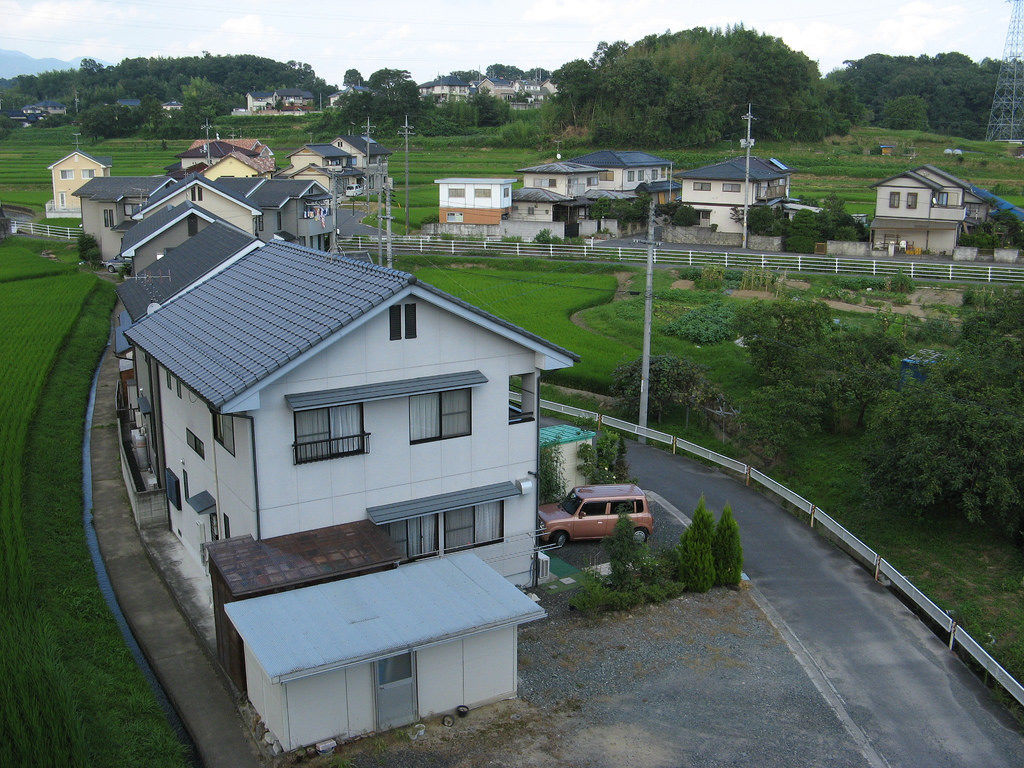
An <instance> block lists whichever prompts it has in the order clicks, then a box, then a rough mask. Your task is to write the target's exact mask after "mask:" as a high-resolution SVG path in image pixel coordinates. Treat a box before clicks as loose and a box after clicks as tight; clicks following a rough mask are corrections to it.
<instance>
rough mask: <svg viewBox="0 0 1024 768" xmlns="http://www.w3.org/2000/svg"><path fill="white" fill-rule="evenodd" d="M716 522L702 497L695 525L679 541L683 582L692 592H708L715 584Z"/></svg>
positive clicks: (694, 519) (692, 524) (693, 523)
mask: <svg viewBox="0 0 1024 768" xmlns="http://www.w3.org/2000/svg"><path fill="white" fill-rule="evenodd" d="M714 533H715V518H714V517H712V515H711V513H710V512H709V511H708V508H707V505H706V504H705V502H704V497H703V496H701V497H700V501H699V502H698V503H697V508H696V509H695V510H694V512H693V522H692V523H690V527H689V528H687V529H686V532H685V533H684V534H683V535H682V536H680V537H679V581H681V582H683V583H684V584H686V588H687V589H688V590H690V591H691V592H707V591H708V590H709V589H711V587H713V586H714V584H715V559H714V556H713V555H712V553H711V543H712V539H713V538H714Z"/></svg>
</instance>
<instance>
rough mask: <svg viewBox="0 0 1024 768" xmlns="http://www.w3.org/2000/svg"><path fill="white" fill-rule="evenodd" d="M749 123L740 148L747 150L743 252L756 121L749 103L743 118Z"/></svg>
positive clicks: (744, 172)
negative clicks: (751, 149)
mask: <svg viewBox="0 0 1024 768" xmlns="http://www.w3.org/2000/svg"><path fill="white" fill-rule="evenodd" d="M743 119H744V120H746V121H747V138H746V139H742V140H741V141H740V146H742V147H743V148H744V149H746V150H747V161H746V166H745V169H744V171H743V250H746V249H747V209H748V208H749V207H750V148H751V147H752V146H754V140H753V139H752V138H750V123H751V122H752V121H753V120H754V113H753V110H751V108H750V103H749V102H748V103H747V114H745V115H744V116H743Z"/></svg>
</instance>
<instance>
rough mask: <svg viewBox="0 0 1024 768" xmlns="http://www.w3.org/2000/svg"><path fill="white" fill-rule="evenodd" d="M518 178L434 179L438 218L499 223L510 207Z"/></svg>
mask: <svg viewBox="0 0 1024 768" xmlns="http://www.w3.org/2000/svg"><path fill="white" fill-rule="evenodd" d="M516 181H518V180H517V179H497V178H482V179H474V178H448V179H434V183H435V184H437V188H438V221H440V222H441V223H442V224H445V223H449V224H451V223H455V224H500V223H501V220H502V219H503V218H507V217H508V213H509V211H510V210H511V208H512V185H513V184H515V183H516Z"/></svg>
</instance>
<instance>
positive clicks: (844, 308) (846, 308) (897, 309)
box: [823, 299, 930, 318]
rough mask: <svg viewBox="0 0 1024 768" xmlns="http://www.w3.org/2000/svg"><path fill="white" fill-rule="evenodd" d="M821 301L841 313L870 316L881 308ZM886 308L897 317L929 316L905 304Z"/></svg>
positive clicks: (915, 306) (915, 307)
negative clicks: (866, 314) (857, 313)
mask: <svg viewBox="0 0 1024 768" xmlns="http://www.w3.org/2000/svg"><path fill="white" fill-rule="evenodd" d="M823 301H824V302H825V303H826V304H828V305H829V306H830V307H832V309H838V310H840V311H841V312H865V313H868V314H871V313H877V312H880V311H881V310H882V307H869V306H867V305H865V304H850V303H848V302H845V301H836V300H835V299H823ZM887 306H888V308H889V309H891V310H892V311H893V312H894V313H895V314H897V315H912V316H913V317H920V318H926V317H929V316H930V315H929V314H928V313H927V312H925V310H924V309H923V308H922V307H919V306H917V305H915V304H905V305H903V306H900V305H897V304H891V305H887Z"/></svg>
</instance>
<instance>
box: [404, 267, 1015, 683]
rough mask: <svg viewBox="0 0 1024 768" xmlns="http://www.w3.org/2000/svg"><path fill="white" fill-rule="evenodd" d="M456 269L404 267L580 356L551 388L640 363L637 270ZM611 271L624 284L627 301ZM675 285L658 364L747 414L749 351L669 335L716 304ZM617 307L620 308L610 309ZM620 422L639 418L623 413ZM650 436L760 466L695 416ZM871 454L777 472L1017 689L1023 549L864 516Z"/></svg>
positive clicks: (824, 441) (925, 329) (908, 520)
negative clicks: (892, 569) (665, 435)
mask: <svg viewBox="0 0 1024 768" xmlns="http://www.w3.org/2000/svg"><path fill="white" fill-rule="evenodd" d="M458 261H459V260H452V259H447V258H443V257H439V258H435V259H433V260H432V261H430V262H428V261H427V260H425V259H420V260H417V261H407V262H405V263H404V264H403V266H404V267H405V268H412V269H414V270H415V271H416V274H417V275H418V276H420V277H421V278H422V279H424V280H426V281H427V282H430V283H432V284H434V285H437V286H438V287H440V288H442V289H444V290H447V291H449V292H451V293H454V294H456V295H458V296H460V297H462V298H464V299H466V300H467V301H470V302H473V303H475V304H477V305H478V306H481V307H483V308H485V309H487V310H488V311H490V312H493V313H494V314H496V315H498V316H500V317H504V318H506V319H508V320H510V321H511V322H514V323H517V324H519V325H522V326H523V327H525V328H527V329H528V330H531V331H533V332H535V333H537V334H539V335H541V336H543V337H545V338H547V339H550V340H551V341H553V342H555V343H557V344H560V345H562V346H565V347H567V348H568V349H571V350H572V351H574V352H576V353H577V354H579V355H580V356H581V358H582V359H581V361H580V362H579V363H577V364H576V365H575V366H574V367H573V368H571V369H569V370H567V371H555V372H552V373H550V374H547V375H546V376H545V381H546V382H548V384H549V385H551V384H558V385H566V386H570V387H578V388H580V389H584V390H588V391H591V392H595V393H598V394H606V393H607V392H608V390H609V387H610V385H611V372H612V370H614V368H615V366H616V365H617V364H618V363H620V362H625V361H628V360H632V359H635V358H636V357H638V356H639V354H640V346H641V327H642V321H643V313H642V312H643V309H642V307H643V302H642V299H641V298H640V297H638V296H633V295H631V294H630V291H631V290H632V291H637V290H640V289H642V286H643V276H642V273H641V272H640V270H639V269H638V268H636V267H626V266H622V267H620V266H617V265H611V266H608V265H601V267H600V268H597V267H596V266H595V265H581V264H562V263H547V264H544V265H543V267H539V266H537V263H536V262H533V263H531V262H529V261H526V260H522V261H512V262H510V263H507V264H506V263H505V261H504V260H493V261H492V260H488V261H487V262H486V264H478V265H476V266H472V263H471V260H469V259H464V260H462V268H459V269H453V268H451V265H452V264H455V263H458ZM419 265H425V266H419ZM506 270H507V271H506ZM581 270H586V271H585V272H581ZM612 271H615V272H618V273H619V274H620V277H622V279H621V281H620V282H619V285H620V286H621V288H620V289H618V290H617V289H616V284H615V282H614V281H613V280H612V277H613V275H612V274H610V273H611V272H612ZM804 279H806V280H807V281H808V282H809V284H810V288H808V289H801V290H800V293H801V294H802V296H803V297H804V298H811V297H815V296H826V297H834V296H835V295H837V292H839V291H846V293H847V298H851V299H852V298H854V296H853V295H852V294H851V292H850V291H849V289H848V287H844V286H848V283H846V282H844V281H843V279H842V278H833V277H821V276H812V277H806V276H804ZM630 281H631V282H630ZM673 281H674V276H673V275H672V274H671V272H670V271H665V270H660V271H658V272H656V273H655V293H656V296H657V298H656V301H655V308H654V323H653V328H654V334H653V338H652V350H651V351H652V354H655V355H657V354H666V353H671V354H678V355H683V356H686V357H689V358H691V359H693V360H695V361H697V362H700V363H703V364H705V365H707V366H708V367H709V376H710V377H711V378H712V379H713V380H714V381H715V382H716V383H717V384H718V385H719V386H720V387H721V388H722V389H723V391H724V392H725V394H726V395H727V397H728V398H729V399H730V401H731V402H733V403H735V404H736V405H738V406H739V407H740V408H741V409H742V407H743V404H744V402H745V401H746V399H747V398H748V397H749V396H750V394H751V393H752V392H753V391H754V390H755V389H756V388H757V386H758V378H757V376H756V374H755V373H754V371H753V370H752V369H751V367H750V364H749V362H748V359H747V356H746V353H745V352H744V351H743V349H742V348H740V347H738V346H737V345H735V344H734V343H732V342H731V341H727V342H723V343H719V344H710V345H700V346H699V345H695V344H691V343H689V342H686V341H683V340H682V339H678V338H675V337H672V336H670V335H668V334H666V333H665V332H664V329H665V326H667V325H668V324H669V323H671V322H672V321H673V320H674V319H675V318H677V317H678V316H679V315H680V314H682V313H683V312H685V311H687V309H688V308H690V307H693V306H695V305H697V304H700V303H703V302H705V301H707V300H708V298H709V297H708V296H707V295H706V294H707V292H701V291H694V290H681V289H674V288H672V287H671V286H672V282H673ZM946 287H948V286H946ZM878 295H879V294H878V293H877V291H876V292H872V293H862V294H861V297H862V298H865V299H866V298H867V297H869V296H870V297H877V296H878ZM616 296H618V297H619V298H620V299H621V300H619V301H613V300H612V299H613V298H615V297H616ZM715 299H716V300H721V301H723V302H725V303H731V304H741V303H744V302H746V301H750V299H741V298H735V297H731V296H725V295H718V296H716V297H715ZM943 309H945V311H946V312H947V313H948V314H949V315H951V316H952V315H955V314H956V312H957V311H958V310H957V309H956V308H951V307H944V308H943ZM574 315H575V318H576V320H577V323H582V324H584V325H585V326H586V327H581V326H580V325H579V324H577V323H573V321H572V319H571V318H572V317H573V316H574ZM835 316H836V317H837V318H838V319H839V320H840V322H842V323H845V324H849V325H860V324H864V323H868V322H871V319H870V318H871V316H870V315H866V314H856V313H852V312H836V313H835ZM889 332H890V333H894V334H906V335H907V338H908V339H910V340H911V341H912V342H913V340H914V339H919V341H917V342H913V343H917V344H919V345H921V346H934V345H935V343H934V341H933V340H931V339H930V338H929V336H928V333H929V326H928V323H927V322H926V321H922V320H920V319H918V318H914V317H904V316H898V317H894V318H892V325H891V327H890V330H889ZM544 396H545V397H550V398H551V399H555V400H559V401H562V402H568V403H570V404H574V405H579V406H581V407H585V408H595V409H597V410H603V411H605V412H609V410H613V411H614V409H609V408H608V407H601V406H600V405H599V404H598V403H596V402H595V401H592V400H589V399H587V398H586V397H585V396H582V395H570V396H568V397H567V396H566V394H565V393H564V392H559V391H556V390H555V389H554V388H553V387H551V386H546V387H545V389H544ZM615 415H621V416H623V417H625V418H629V419H631V420H632V419H633V418H634V417H633V415H632V414H628V413H622V412H616V413H615ZM652 426H655V427H656V428H659V429H663V430H665V431H668V432H670V433H673V434H676V435H679V436H680V437H685V438H687V439H689V440H692V441H694V442H697V443H700V444H702V445H706V446H707V447H709V448H712V449H714V450H717V451H720V452H722V453H725V454H727V455H732V456H736V457H737V458H740V459H743V460H746V461H749V462H751V463H755V464H759V465H760V464H761V462H760V461H758V460H757V459H756V458H755V457H751V456H750V455H748V454H747V453H746V452H745V451H744V450H743V448H742V447H741V446H739V445H737V444H736V443H733V442H722V441H721V440H720V439H719V437H718V436H717V434H716V432H715V431H714V430H713V429H712V428H710V427H709V426H708V425H707V424H705V423H702V421H701V420H700V419H698V418H696V417H691V418H690V420H689V424H688V425H687V420H686V416H685V411H684V410H682V409H674V410H672V411H670V412H668V413H666V414H665V417H664V420H663V421H662V423H660V424H659V423H657V421H656V419H652ZM865 449H866V439H865V436H864V434H863V433H862V432H853V433H851V434H845V435H829V434H822V433H818V434H815V435H812V436H811V437H810V438H808V439H807V440H806V441H805V442H804V443H802V444H801V445H800V446H799V447H798V448H797V449H795V450H794V451H792V454H791V456H790V457H789V459H788V460H787V461H786V462H785V463H784V464H781V465H779V466H776V467H773V468H772V469H771V470H770V471H771V474H772V475H773V476H775V477H776V478H777V479H779V480H780V481H782V482H784V483H785V484H787V485H789V486H790V487H791V488H793V489H794V490H796V491H797V492H799V493H801V494H802V495H804V496H805V497H806V498H808V499H810V500H811V501H813V502H814V503H815V504H817V505H819V506H820V507H821V508H823V509H824V510H825V511H827V512H828V513H829V514H830V515H832V516H833V517H835V518H837V519H838V520H839V521H840V522H842V523H843V525H845V526H847V527H848V528H849V529H850V530H851V531H853V532H854V533H855V534H856V535H857V536H859V537H860V538H861V539H863V540H864V541H865V542H867V543H868V544H869V545H870V546H872V547H873V548H875V549H876V550H877V551H878V552H881V553H882V554H883V556H884V557H886V559H888V560H889V561H890V562H892V563H893V564H894V565H895V566H896V567H897V568H899V569H900V570H901V571H902V572H903V573H904V574H906V575H907V576H908V577H909V578H910V579H911V581H913V582H914V583H915V584H917V585H918V587H920V588H921V589H922V590H924V592H925V593H926V594H928V595H929V596H930V597H931V598H932V599H933V600H935V601H936V602H937V603H938V604H939V605H940V606H942V607H943V608H946V609H949V610H952V611H953V613H954V616H955V617H956V619H957V621H958V622H959V623H961V624H962V625H963V626H964V627H965V628H966V629H967V630H968V631H969V632H970V633H971V634H972V635H973V636H974V637H975V638H976V639H978V640H979V642H982V643H983V644H985V645H986V647H987V648H989V650H990V652H992V653H993V655H995V656H996V658H998V659H999V660H1000V661H1001V662H1002V663H1003V664H1004V665H1005V666H1006V667H1007V668H1008V669H1009V670H1010V671H1011V672H1012V673H1013V674H1014V675H1015V676H1016V677H1017V678H1018V679H1024V632H1022V630H1021V628H1022V627H1024V600H1022V598H1024V556H1022V553H1021V552H1020V550H1019V549H1017V548H1015V547H1014V546H1013V544H1012V543H1011V542H1010V541H1009V540H1007V539H1006V538H1005V537H1003V536H1002V535H1001V534H999V533H996V532H993V531H992V530H990V529H987V528H985V527H980V526H974V525H970V524H968V523H966V522H964V521H963V520H962V518H959V517H955V516H950V517H949V518H948V519H943V520H938V521H937V520H935V519H934V518H928V519H923V518H920V517H918V515H917V514H916V513H915V511H914V510H913V509H912V508H907V509H898V510H889V509H876V508H872V507H870V506H867V505H866V504H864V503H863V501H862V499H863V498H864V487H863V482H862V476H863V472H864V461H863V453H864V451H865ZM990 638H994V639H992V640H990Z"/></svg>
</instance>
